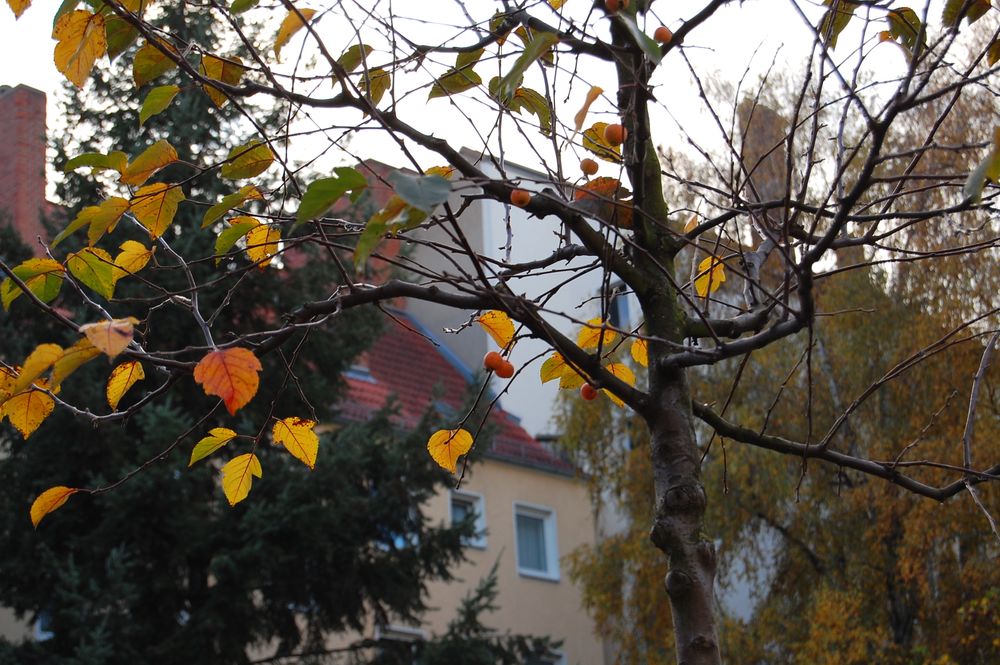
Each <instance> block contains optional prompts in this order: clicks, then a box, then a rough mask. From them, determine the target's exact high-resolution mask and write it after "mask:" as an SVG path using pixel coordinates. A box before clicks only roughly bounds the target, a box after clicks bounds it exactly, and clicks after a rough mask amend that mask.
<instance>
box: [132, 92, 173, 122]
mask: <svg viewBox="0 0 1000 665" xmlns="http://www.w3.org/2000/svg"><path fill="white" fill-rule="evenodd" d="M180 91H181V89H180V86H176V85H161V86H158V87H156V88H153V89H152V90H150V91H149V94H148V95H146V99H144V100H143V101H142V108H141V109H139V126H140V127H141V126H142V124H143V123H144V122H146V121H147V120H149V119H150V118H151V117H153V116H154V115H156V114H157V113H162V112H163V111H164V110H165V109H166V108H167V107H168V106H170V102H172V101H174V97H176V96H177V93H178V92H180Z"/></svg>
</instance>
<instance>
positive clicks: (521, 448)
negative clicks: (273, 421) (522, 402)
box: [339, 312, 574, 474]
mask: <svg viewBox="0 0 1000 665" xmlns="http://www.w3.org/2000/svg"><path fill="white" fill-rule="evenodd" d="M393 315H394V317H395V318H396V321H393V320H389V321H387V323H386V330H385V332H384V334H383V335H382V336H381V337H380V338H379V339H378V340H377V341H376V342H375V343H374V344H373V345H372V347H371V349H369V350H368V352H366V353H365V354H363V355H362V356H361V357H359V358H358V360H357V362H356V364H355V367H354V368H353V369H352V371H350V372H348V373H347V374H346V376H345V379H346V381H347V384H348V393H347V398H346V399H345V400H344V401H343V402H342V403H341V404H340V405H339V408H340V415H341V417H343V418H344V419H346V420H354V421H362V420H367V419H368V418H370V417H371V416H372V414H374V413H375V412H376V411H378V410H379V409H381V408H382V407H383V406H385V405H386V404H387V403H388V401H389V399H390V397H393V396H394V397H395V398H396V403H397V405H398V409H399V411H398V415H397V416H396V419H397V422H398V423H399V426H400V427H403V428H409V427H414V426H416V425H417V423H419V421H420V419H421V418H422V417H423V415H424V414H425V413H426V412H427V411H428V410H429V409H430V408H432V407H436V408H437V409H438V411H444V412H445V413H448V412H451V411H453V412H454V413H455V415H456V417H458V416H460V415H461V411H460V410H461V409H462V406H463V404H465V403H466V401H467V400H468V397H469V395H470V391H471V390H474V389H475V387H474V386H472V385H471V383H470V379H471V378H472V376H471V374H470V373H469V370H468V369H467V368H464V367H462V366H461V363H460V361H458V360H457V358H454V357H453V356H451V354H450V353H449V352H448V351H447V349H446V347H444V346H443V345H442V344H441V343H440V342H437V341H436V340H433V336H432V335H430V334H429V333H428V332H427V331H425V330H424V329H423V328H422V327H421V326H420V324H419V323H417V322H416V321H415V320H414V319H413V318H411V317H410V316H409V315H407V314H406V313H403V312H393ZM488 422H489V424H490V425H492V427H493V432H494V434H493V440H492V445H491V446H490V449H489V451H487V454H488V455H489V456H490V457H493V458H495V459H501V460H504V461H508V462H513V463H516V464H526V465H528V466H532V467H535V468H539V469H543V470H546V471H552V472H555V473H561V474H572V473H573V471H574V469H573V466H572V465H571V464H569V463H568V462H566V461H565V460H563V459H561V458H559V457H557V456H556V455H554V454H552V453H551V452H549V451H548V450H546V449H545V448H544V447H543V446H542V445H541V444H540V443H539V442H538V441H537V440H535V438H534V437H532V436H531V435H530V434H528V432H526V431H525V430H524V428H523V427H521V426H520V425H519V424H518V423H517V420H516V419H515V418H514V417H513V416H511V415H510V414H509V413H507V412H506V411H504V410H503V409H500V408H499V407H494V408H493V411H492V412H491V414H490V418H489V421H488Z"/></svg>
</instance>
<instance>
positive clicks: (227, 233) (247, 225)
mask: <svg viewBox="0 0 1000 665" xmlns="http://www.w3.org/2000/svg"><path fill="white" fill-rule="evenodd" d="M229 224H230V226H229V228H227V229H224V230H223V231H222V233H220V234H219V237H218V238H216V239H215V265H219V263H220V262H221V261H222V259H223V257H224V255H225V254H226V253H227V252H229V250H231V249H232V248H233V245H235V244H236V242H237V241H238V240H239V239H240V238H242V237H244V236H245V235H246V234H248V233H249V232H250V229H252V228H254V227H257V226H260V222H258V221H257V220H256V219H254V218H253V217H233V218H232V219H230V220H229Z"/></svg>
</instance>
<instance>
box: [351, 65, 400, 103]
mask: <svg viewBox="0 0 1000 665" xmlns="http://www.w3.org/2000/svg"><path fill="white" fill-rule="evenodd" d="M358 88H360V89H361V92H363V93H365V94H366V95H367V96H368V99H369V101H370V102H371V103H372V106H378V103H379V102H380V101H382V97H383V96H384V95H385V93H386V92H388V91H389V89H390V88H392V75H391V74H389V72H387V71H385V70H384V69H373V70H371V71H366V72H364V73H363V74H362V75H361V82H360V83H359V84H358Z"/></svg>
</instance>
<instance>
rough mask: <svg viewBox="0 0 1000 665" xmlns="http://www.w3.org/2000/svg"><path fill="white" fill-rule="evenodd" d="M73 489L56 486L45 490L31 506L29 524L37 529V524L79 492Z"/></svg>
mask: <svg viewBox="0 0 1000 665" xmlns="http://www.w3.org/2000/svg"><path fill="white" fill-rule="evenodd" d="M79 491H80V490H78V489H76V488H75V487H64V486H62V485H58V486H56V487H50V488H49V489H47V490H45V491H44V492H42V493H41V494H39V495H38V497H37V498H36V499H35V500H34V502H32V504H31V523H32V525H34V527H35V528H36V529H37V528H38V523H39V522H41V521H42V518H43V517H45V516H46V515H48V514H49V513H51V512H53V511H55V510H58V509H59V508H61V507H62V505H63V504H64V503H66V500H67V499H69V498H70V497H71V496H73V495H74V494H76V493H77V492H79Z"/></svg>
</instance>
